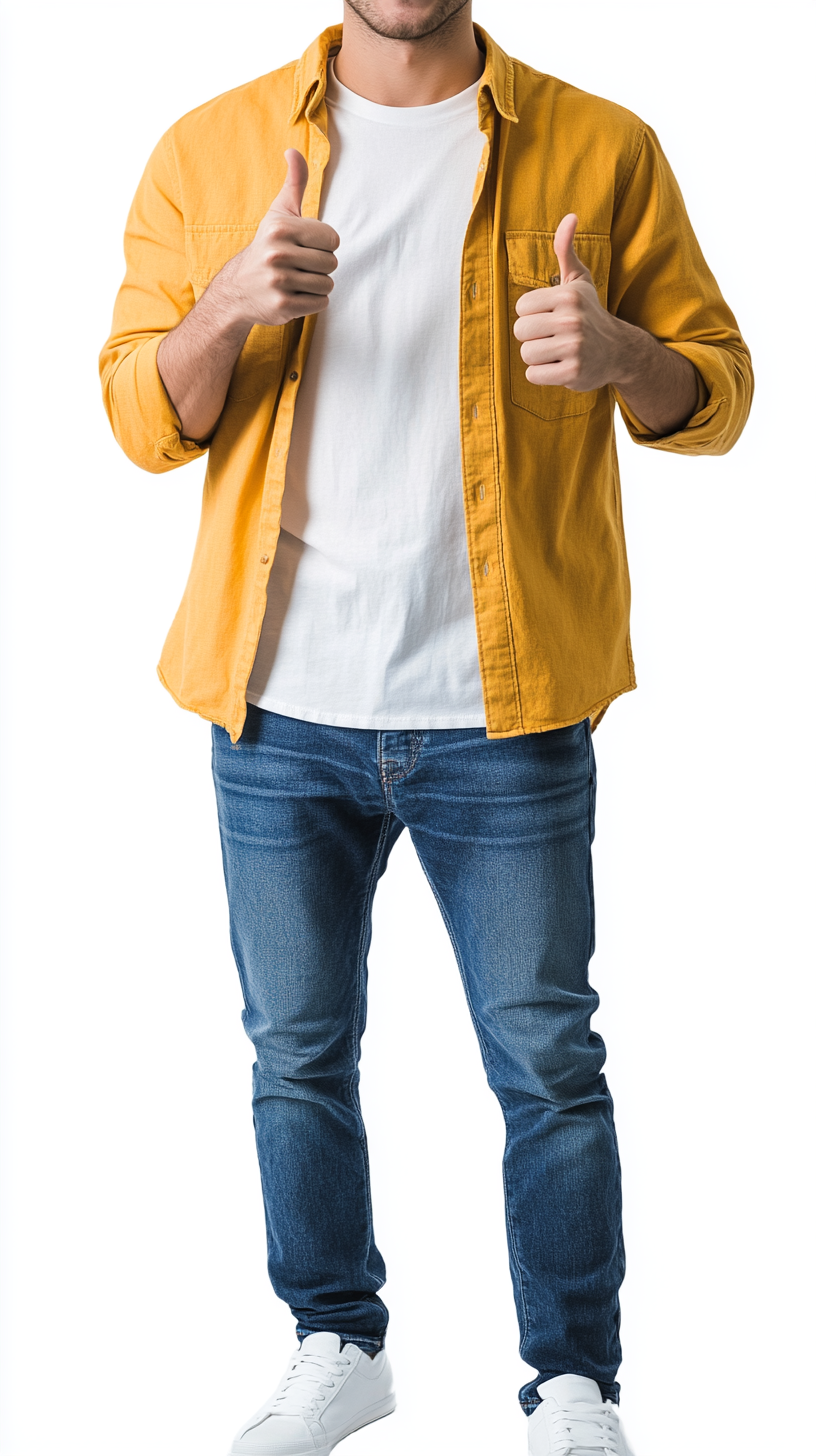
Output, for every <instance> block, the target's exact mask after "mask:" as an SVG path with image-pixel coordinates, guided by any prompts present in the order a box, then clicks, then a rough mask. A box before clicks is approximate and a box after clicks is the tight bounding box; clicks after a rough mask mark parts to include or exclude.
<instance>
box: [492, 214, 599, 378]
mask: <svg viewBox="0 0 816 1456" xmlns="http://www.w3.org/2000/svg"><path fill="white" fill-rule="evenodd" d="M577 226H578V218H577V217H576V215H575V213H574V212H570V213H568V214H567V216H566V217H565V218H562V220H561V222H560V223H559V225H558V231H557V232H556V234H555V238H554V240H553V248H554V250H555V256H556V257H557V259H558V263H559V266H560V269H561V281H560V283H557V284H556V285H555V286H554V287H553V288H535V289H533V291H532V293H523V294H522V296H521V298H520V299H519V301H518V303H517V304H516V313H517V314H518V315H519V317H518V319H517V321H516V324H515V326H514V329H513V332H514V334H515V336H516V338H517V339H520V340H521V357H522V359H523V360H524V362H525V364H527V365H528V366H529V367H528V369H527V378H528V379H529V381H530V383H531V384H561V385H564V386H565V388H567V389H576V390H589V389H599V388H600V387H601V385H604V384H609V383H610V381H611V380H613V379H614V378H615V377H616V374H617V372H618V367H619V363H620V345H621V334H620V324H619V321H618V320H617V319H615V318H613V317H612V315H611V314H609V313H607V311H606V309H605V308H604V307H603V305H602V304H601V301H600V299H599V298H598V295H597V293H596V292H595V285H594V284H593V282H592V274H591V273H590V271H589V269H588V268H585V267H584V264H583V263H582V262H581V260H580V258H578V257H577V256H576V253H575V249H574V247H573V239H574V237H575V229H576V227H577Z"/></svg>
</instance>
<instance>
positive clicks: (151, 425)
mask: <svg viewBox="0 0 816 1456" xmlns="http://www.w3.org/2000/svg"><path fill="white" fill-rule="evenodd" d="M125 262H126V272H125V278H124V282H123V283H122V286H121V288H120V289H119V292H118V294H117V297H116V303H115V306H114V311H113V325H112V329H111V335H110V338H109V339H108V341H107V343H106V344H105V347H104V348H103V350H102V353H101V354H100V357H99V372H100V377H101V380H102V394H103V399H104V403H105V409H106V411H107V415H108V419H109V420H110V423H111V428H112V429H113V433H114V435H115V437H116V439H117V441H118V442H119V444H120V445H121V447H122V449H123V450H124V452H125V454H126V455H127V456H128V457H129V459H131V460H132V461H133V462H134V464H136V465H139V466H141V467H142V469H143V470H149V471H151V472H153V473H154V474H161V472H162V471H165V470H174V469H175V468H176V466H178V465H184V464H186V462H187V461H188V460H194V459H196V458H197V457H198V456H199V455H203V454H204V453H205V451H204V449H203V448H202V447H201V446H200V445H197V444H196V442H195V441H194V440H186V439H184V437H183V436H182V434H181V424H180V421H179V418H178V415H177V414H176V412H175V410H174V409H173V406H172V404H171V403H170V399H169V397H168V394H167V391H166V390H165V387H164V384H163V383H162V379H161V375H160V374H159V369H158V365H157V363H156V354H157V353H158V348H159V345H160V343H161V341H162V339H163V338H164V337H165V335H166V334H168V333H169V332H170V330H171V329H174V328H175V327H176V324H178V323H180V322H181V320H182V319H183V318H184V316H185V314H187V313H188V312H189V311H190V309H191V308H192V307H193V304H194V302H195V299H194V295H193V290H192V285H191V283H190V279H189V276H188V268H187V259H186V253H185V248H184V218H183V216H182V212H181V208H180V206H179V202H178V186H177V179H176V172H175V166H174V161H173V156H172V144H171V139H170V136H169V134H168V135H166V136H164V137H162V139H161V141H160V142H159V144H158V146H157V147H156V149H155V151H154V152H153V155H152V156H151V158H150V160H149V162H148V164H147V167H146V168H145V172H144V176H143V177H142V180H141V182H140V183H139V188H138V191H137V193H136V196H135V198H134V200H133V205H132V207H131V209H130V214H129V216H128V221H127V228H126V231H125Z"/></svg>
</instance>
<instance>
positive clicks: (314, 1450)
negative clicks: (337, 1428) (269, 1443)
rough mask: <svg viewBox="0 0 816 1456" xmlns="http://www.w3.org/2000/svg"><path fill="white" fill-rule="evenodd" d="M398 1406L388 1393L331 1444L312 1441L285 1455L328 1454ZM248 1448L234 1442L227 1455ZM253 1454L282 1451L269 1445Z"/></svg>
mask: <svg viewBox="0 0 816 1456" xmlns="http://www.w3.org/2000/svg"><path fill="white" fill-rule="evenodd" d="M396 1408H397V1398H396V1396H395V1395H387V1396H385V1398H384V1399H383V1400H380V1401H378V1402H377V1404H376V1405H371V1406H369V1407H368V1410H367V1411H366V1413H365V1416H364V1418H363V1419H362V1420H357V1421H355V1422H354V1424H353V1425H351V1426H346V1427H345V1429H344V1430H343V1431H341V1432H340V1434H339V1435H338V1436H335V1438H334V1440H333V1441H332V1443H331V1445H330V1446H315V1445H314V1444H313V1443H310V1444H309V1445H308V1446H301V1447H300V1448H299V1449H298V1450H297V1451H292V1450H289V1451H287V1452H286V1453H285V1456H328V1453H329V1452H330V1451H333V1450H334V1448H335V1446H339V1444H340V1442H341V1441H345V1439H346V1436H353V1435H354V1432H355V1431H362V1430H363V1428H364V1427H365V1426H371V1425H373V1423H374V1421H381V1420H382V1419H383V1417H384V1416H390V1415H392V1414H393V1413H394V1411H395V1410H396ZM248 1449H249V1448H247V1447H244V1450H243V1451H241V1449H240V1447H239V1448H238V1449H237V1450H236V1448H235V1444H234V1443H233V1445H232V1446H231V1447H230V1449H229V1451H228V1452H227V1456H246V1453H247V1451H248ZM252 1456H280V1453H278V1452H275V1451H274V1450H273V1449H272V1447H269V1448H268V1451H267V1452H264V1450H263V1448H262V1447H259V1448H256V1450H255V1451H253V1453H252Z"/></svg>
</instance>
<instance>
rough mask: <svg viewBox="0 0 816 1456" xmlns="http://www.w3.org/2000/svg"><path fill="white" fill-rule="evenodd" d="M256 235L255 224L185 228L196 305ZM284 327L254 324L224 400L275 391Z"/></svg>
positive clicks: (238, 359) (281, 356)
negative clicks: (223, 269) (270, 390)
mask: <svg viewBox="0 0 816 1456" xmlns="http://www.w3.org/2000/svg"><path fill="white" fill-rule="evenodd" d="M256 232H257V225H256V224H255V223H247V224H242V223H235V224H223V225H220V224H213V225H201V226H189V227H187V228H186V229H185V233H186V247H187V262H188V267H189V270H190V282H191V283H192V285H193V293H194V294H195V300H196V303H197V302H198V300H199V298H200V297H201V295H202V293H203V292H204V290H205V288H207V287H208V285H209V284H210V283H211V282H212V280H213V278H214V277H215V275H216V273H220V272H221V269H222V268H223V267H224V264H225V263H228V262H229V260H230V258H234V257H235V254H236V253H240V252H241V251H242V250H243V249H244V248H246V247H248V246H249V244H250V243H251V242H252V239H253V238H254V236H255V234H256ZM285 331H286V326H285V325H284V324H281V325H267V324H255V326H254V328H251V329H250V331H249V333H248V334H247V338H246V342H245V344H244V347H243V349H242V350H241V352H240V354H239V355H238V358H237V360H236V362H235V368H234V369H233V371H232V378H231V380H230V386H229V389H228V391H227V398H228V399H229V400H234V401H235V402H237V401H238V400H242V399H254V397H255V395H256V394H261V392H262V391H263V390H265V389H268V388H270V387H272V386H274V388H276V389H277V386H278V384H279V383H280V374H281V368H282V360H283V338H284V333H285Z"/></svg>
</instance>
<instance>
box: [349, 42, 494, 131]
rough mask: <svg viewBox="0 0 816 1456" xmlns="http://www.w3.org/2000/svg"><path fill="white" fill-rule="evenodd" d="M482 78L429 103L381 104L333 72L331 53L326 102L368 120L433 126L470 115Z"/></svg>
mask: <svg viewBox="0 0 816 1456" xmlns="http://www.w3.org/2000/svg"><path fill="white" fill-rule="evenodd" d="M481 84H482V78H481V76H480V77H479V79H478V81H474V82H473V85H472V86H468V87H466V89H465V90H464V91H457V93H456V95H455V96H446V98H445V100H444V101H433V102H432V103H431V104H430V106H381V105H380V103H379V102H378V101H369V100H368V98H367V97H366V96H358V94H357V92H356V91H350V90H349V88H348V86H344V85H343V83H342V81H338V79H337V77H336V75H335V73H334V57H333V56H330V57H329V64H328V68H327V73H326V104H327V105H328V106H331V107H333V108H334V109H336V110H338V111H346V112H349V113H351V115H353V116H362V117H365V118H366V119H367V120H368V121H376V122H380V124H381V125H383V126H405V127H408V126H410V127H422V126H435V125H436V124H437V123H438V122H440V121H449V120H451V119H453V118H454V117H461V116H471V115H472V114H473V112H474V110H475V108H476V98H477V96H478V94H479V87H480V86H481Z"/></svg>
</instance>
